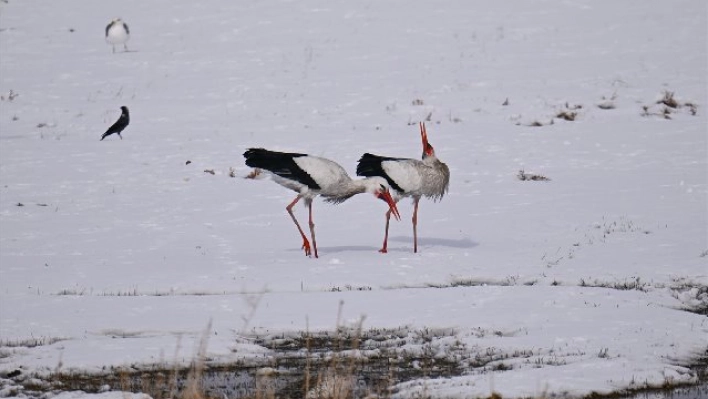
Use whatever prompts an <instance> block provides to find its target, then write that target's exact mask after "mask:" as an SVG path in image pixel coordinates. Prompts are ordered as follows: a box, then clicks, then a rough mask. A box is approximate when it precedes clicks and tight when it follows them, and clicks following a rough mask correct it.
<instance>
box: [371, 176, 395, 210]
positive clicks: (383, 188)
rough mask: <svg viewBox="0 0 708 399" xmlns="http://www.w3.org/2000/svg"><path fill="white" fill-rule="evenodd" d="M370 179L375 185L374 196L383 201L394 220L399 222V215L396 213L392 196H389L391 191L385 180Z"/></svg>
mask: <svg viewBox="0 0 708 399" xmlns="http://www.w3.org/2000/svg"><path fill="white" fill-rule="evenodd" d="M371 179H372V180H375V184H374V185H373V194H374V196H375V197H376V198H378V199H380V200H382V201H385V202H386V203H387V204H388V208H389V210H390V211H391V213H392V214H393V216H394V217H395V218H396V220H401V214H400V213H398V207H396V201H395V200H394V199H393V196H391V189H390V187H389V185H388V182H387V181H386V179H383V178H379V177H373V178H371Z"/></svg>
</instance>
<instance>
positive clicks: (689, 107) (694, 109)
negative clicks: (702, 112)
mask: <svg viewBox="0 0 708 399" xmlns="http://www.w3.org/2000/svg"><path fill="white" fill-rule="evenodd" d="M680 112H687V113H688V114H690V115H691V116H696V115H697V114H698V106H697V105H696V104H695V103H693V102H690V101H685V102H681V101H679V100H678V99H677V98H676V96H675V94H674V92H673V91H668V90H665V91H664V92H663V93H662V95H661V97H660V98H659V99H658V100H656V101H655V102H654V104H650V105H642V113H641V115H642V116H644V117H649V116H658V117H660V118H663V119H669V120H670V119H673V118H674V116H675V115H676V114H678V113H680Z"/></svg>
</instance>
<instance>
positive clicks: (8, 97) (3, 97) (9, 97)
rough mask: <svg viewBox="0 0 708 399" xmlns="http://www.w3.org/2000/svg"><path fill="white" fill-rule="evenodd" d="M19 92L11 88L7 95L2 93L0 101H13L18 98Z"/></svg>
mask: <svg viewBox="0 0 708 399" xmlns="http://www.w3.org/2000/svg"><path fill="white" fill-rule="evenodd" d="M17 96H19V94H17V93H15V92H14V91H13V90H10V92H9V93H8V94H7V95H4V94H3V95H0V101H6V100H7V101H10V102H12V101H13V100H14V99H15V98H17Z"/></svg>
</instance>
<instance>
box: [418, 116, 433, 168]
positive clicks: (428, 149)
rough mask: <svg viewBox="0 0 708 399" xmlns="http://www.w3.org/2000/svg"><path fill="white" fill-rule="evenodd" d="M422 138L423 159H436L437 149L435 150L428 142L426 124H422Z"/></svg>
mask: <svg viewBox="0 0 708 399" xmlns="http://www.w3.org/2000/svg"><path fill="white" fill-rule="evenodd" d="M420 138H421V140H422V142H423V156H422V158H423V159H425V158H428V157H434V156H435V149H433V146H432V145H431V144H430V142H428V132H426V130H425V123H423V122H420Z"/></svg>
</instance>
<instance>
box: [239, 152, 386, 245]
mask: <svg viewBox="0 0 708 399" xmlns="http://www.w3.org/2000/svg"><path fill="white" fill-rule="evenodd" d="M243 156H244V157H245V158H246V165H247V166H250V167H252V168H255V169H254V171H253V172H251V174H249V175H248V176H247V177H248V178H256V177H258V176H259V175H260V171H261V170H265V171H267V172H269V174H270V175H271V177H272V179H273V181H275V182H276V183H278V184H280V185H281V186H283V187H285V188H289V189H291V190H293V191H296V192H297V193H298V194H297V197H295V199H294V200H293V201H292V202H291V203H290V204H288V206H286V207H285V209H286V210H287V211H288V213H289V214H290V217H291V218H292V219H293V222H294V223H295V226H297V230H298V231H299V232H300V236H302V248H303V249H304V250H305V255H307V256H310V255H311V254H312V250H314V255H315V258H317V257H318V254H317V242H316V241H315V223H314V222H313V220H312V200H313V199H314V198H315V197H317V196H318V195H321V196H323V197H324V198H325V201H326V202H331V203H335V204H339V203H342V202H344V201H346V200H347V199H349V198H351V197H352V196H354V195H356V194H361V193H365V192H367V193H371V194H373V195H374V196H375V197H376V198H379V199H381V200H384V201H386V203H388V206H389V210H388V213H387V214H388V215H390V214H391V213H393V214H394V216H395V217H396V219H399V220H400V214H399V213H398V208H396V202H395V201H394V200H393V198H392V197H391V194H390V192H389V185H388V182H387V181H386V180H385V179H384V178H381V177H372V178H366V179H360V180H352V178H350V177H349V175H348V174H347V172H346V171H345V170H344V168H342V167H341V166H340V165H339V164H337V163H336V162H334V161H330V160H329V159H326V158H321V157H315V156H312V155H307V154H298V153H289V152H276V151H269V150H266V149H263V148H250V149H248V150H247V151H246V152H244V153H243ZM300 199H304V200H305V205H306V206H307V208H308V210H309V216H310V220H309V222H310V223H309V224H310V237H311V238H312V248H311V247H310V242H309V241H308V240H307V236H305V233H304V232H303V231H302V228H301V227H300V224H299V223H298V221H297V219H296V218H295V215H294V214H293V211H292V208H293V207H294V206H295V204H297V202H298V201H300Z"/></svg>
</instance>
